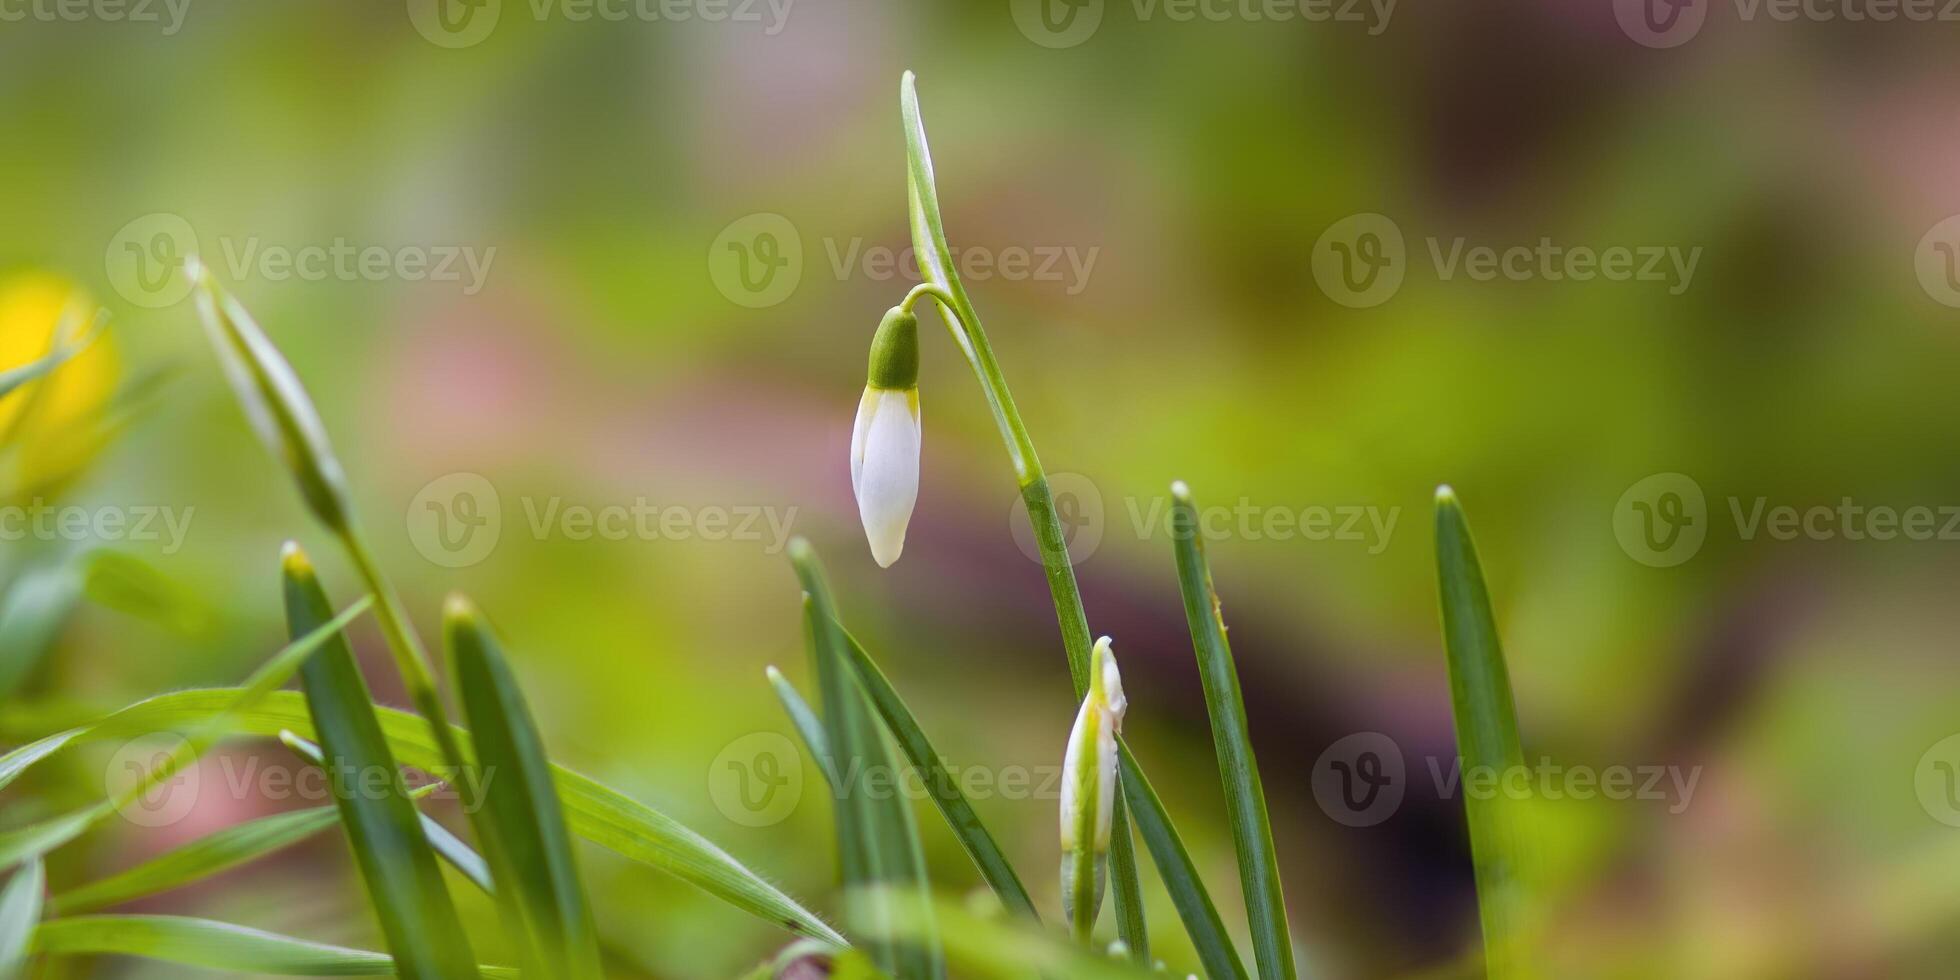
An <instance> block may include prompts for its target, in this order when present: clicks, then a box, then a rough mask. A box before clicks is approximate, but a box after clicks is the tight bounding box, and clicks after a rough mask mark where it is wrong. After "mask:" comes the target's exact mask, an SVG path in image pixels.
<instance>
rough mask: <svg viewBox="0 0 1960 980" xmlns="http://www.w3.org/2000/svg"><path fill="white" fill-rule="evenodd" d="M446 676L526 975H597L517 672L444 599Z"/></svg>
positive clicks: (478, 814)
mask: <svg viewBox="0 0 1960 980" xmlns="http://www.w3.org/2000/svg"><path fill="white" fill-rule="evenodd" d="M443 637H444V639H445V640H446V645H447V646H448V647H449V658H450V666H451V676H452V677H453V678H454V679H455V684H456V691H457V696H458V698H459V700H460V701H461V702H462V705H463V713H464V715H465V716H466V717H467V719H468V721H469V723H470V730H471V732H472V736H471V745H472V746H473V747H474V749H475V753H474V756H475V772H476V773H477V774H478V777H479V782H478V785H479V786H480V787H481V796H480V798H479V800H478V802H479V804H480V805H479V806H478V807H477V808H476V810H475V811H473V812H472V813H471V814H470V821H471V824H472V825H473V826H474V827H475V828H476V836H477V839H478V840H479V841H481V842H482V846H483V855H484V858H485V859H486V860H488V861H489V863H490V876H491V878H492V879H493V880H494V881H495V882H497V885H498V888H497V905H498V909H499V911H500V912H502V913H503V916H504V920H505V928H507V929H509V930H511V931H512V932H514V933H515V934H516V936H517V939H518V946H519V948H520V949H523V950H525V951H526V960H525V966H526V969H525V974H526V975H527V976H540V977H559V978H566V980H585V978H592V980H596V978H599V977H601V976H603V974H602V973H601V972H600V968H599V941H598V933H597V931H596V930H595V929H594V927H593V925H592V910H591V907H590V905H589V904H588V902H587V900H586V897H585V887H584V886H583V885H582V884H580V882H579V875H578V865H577V863H576V861H575V860H574V857H573V854H572V840H571V836H570V835H569V834H568V833H567V832H566V830H565V813H564V810H563V808H562V807H561V806H560V804H559V802H558V793H557V791H556V790H555V789H554V788H553V786H552V783H551V763H550V762H549V760H547V759H546V757H545V752H544V739H543V738H542V737H540V736H539V735H538V728H537V724H536V723H535V722H534V721H533V720H532V718H531V711H530V708H529V707H527V706H526V705H525V703H524V695H523V694H522V692H520V691H519V690H518V687H517V678H516V677H514V676H512V674H511V672H510V666H509V665H508V664H506V663H505V662H504V655H503V651H502V649H501V647H500V646H499V644H498V642H497V638H496V637H495V636H494V635H492V633H491V631H490V628H489V626H488V624H486V623H485V622H484V621H483V617H482V616H481V615H480V614H479V613H478V612H477V610H476V607H475V606H473V605H471V604H470V602H469V600H467V599H464V598H463V597H462V596H457V595H452V596H450V597H449V602H448V604H447V607H446V608H445V609H444V612H443Z"/></svg>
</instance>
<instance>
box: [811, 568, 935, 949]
mask: <svg viewBox="0 0 1960 980" xmlns="http://www.w3.org/2000/svg"><path fill="white" fill-rule="evenodd" d="M789 555H790V561H791V563H792V564H793V565H794V566H795V567H796V575H797V578H798V580H799V581H800V582H801V583H802V585H803V595H804V600H803V613H804V624H805V629H806V630H807V634H808V639H809V642H810V653H811V658H812V660H813V661H814V662H815V665H816V672H817V681H818V687H819V689H820V690H821V692H822V702H823V707H824V716H823V722H824V728H825V735H826V737H827V738H828V740H829V743H830V747H831V751H832V752H833V753H834V755H833V761H834V764H835V766H836V768H837V773H838V776H839V778H840V780H841V781H842V783H843V787H842V790H841V792H839V793H838V794H836V796H835V797H834V799H835V802H836V812H837V820H836V823H837V836H838V863H839V865H840V867H841V870H842V872H843V878H844V890H845V902H846V909H847V913H848V915H849V916H850V919H851V921H852V923H853V925H855V926H858V927H859V928H860V931H862V932H864V933H866V934H868V935H872V936H879V937H889V936H890V935H891V929H890V928H889V924H890V922H891V921H892V920H893V919H894V918H895V917H896V916H898V915H900V914H901V912H902V911H906V912H910V913H912V914H917V915H922V916H924V917H925V919H926V920H928V922H929V920H930V917H931V906H930V903H929V902H926V901H925V900H923V899H921V898H918V897H917V896H922V895H925V894H927V889H928V885H927V879H926V871H925V857H924V851H923V849H922V848H921V846H920V844H919V833H918V826H917V824H916V823H915V822H914V819H913V816H912V808H911V805H910V802H909V801H908V800H906V799H905V795H904V794H903V793H901V792H896V791H893V790H891V789H887V790H882V791H881V790H878V789H876V788H875V787H874V786H873V785H872V783H871V780H872V779H873V777H874V774H876V773H884V774H886V775H888V776H890V777H892V782H893V783H894V784H896V781H897V776H898V773H899V769H898V768H897V766H896V764H895V762H894V761H893V759H892V756H891V751H890V743H888V742H887V741H886V739H885V730H884V729H883V727H881V725H880V724H879V722H878V720H877V716H876V715H875V714H874V713H873V709H872V708H871V706H870V703H869V698H868V697H867V696H866V694H865V691H864V688H863V685H862V684H861V683H860V682H859V681H858V678H857V676H856V673H855V672H854V671H853V670H852V669H851V667H850V666H849V664H848V662H847V660H848V657H847V655H846V654H845V652H844V649H845V647H846V646H848V644H847V642H846V641H845V639H844V631H843V628H842V627H840V626H839V625H838V617H837V609H836V604H835V603H834V602H833V601H832V599H831V594H830V586H829V584H828V583H827V582H826V581H825V578H824V574H823V568H822V566H821V565H820V564H819V562H818V560H817V556H816V552H815V550H814V549H812V548H811V547H810V543H809V542H808V541H805V540H803V539H802V538H797V539H796V540H794V541H791V542H790V546H789ZM901 896H910V897H901ZM900 903H909V904H912V905H917V906H918V908H914V909H908V910H901V909H900V908H898V905H899V904H900ZM932 932H933V931H932V930H931V929H930V928H924V929H922V930H921V934H922V935H923V936H924V938H923V939H922V940H921V941H919V942H912V943H893V942H891V941H890V940H889V938H886V939H881V940H877V941H876V944H875V945H873V946H871V947H870V948H868V949H867V950H866V952H867V953H869V954H870V956H871V959H872V961H873V962H875V963H877V964H878V965H879V967H880V968H882V969H884V970H886V971H887V972H890V973H893V974H895V975H897V976H903V977H908V978H910V977H943V976H945V974H946V961H945V954H944V952H943V951H942V950H941V948H940V945H939V942H938V940H937V938H936V937H935V936H933V935H932Z"/></svg>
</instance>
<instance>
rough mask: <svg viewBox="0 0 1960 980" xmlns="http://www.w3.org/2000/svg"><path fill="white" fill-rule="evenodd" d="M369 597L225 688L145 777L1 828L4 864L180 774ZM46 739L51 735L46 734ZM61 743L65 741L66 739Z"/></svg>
mask: <svg viewBox="0 0 1960 980" xmlns="http://www.w3.org/2000/svg"><path fill="white" fill-rule="evenodd" d="M370 601H371V600H370V599H369V598H368V597H367V596H362V597H361V598H360V599H359V600H357V601H356V602H354V603H353V604H352V605H350V606H348V607H347V608H346V609H344V610H342V611H341V613H340V615H338V616H335V617H334V618H333V619H331V620H329V621H327V622H326V623H324V624H322V625H321V626H320V627H319V628H318V629H315V630H313V631H312V632H310V633H308V634H306V635H305V636H303V637H301V638H299V639H297V640H294V641H293V642H291V643H288V644H286V645H285V646H284V647H283V648H281V649H280V650H279V652H278V653H275V654H273V655H272V657H271V658H270V659H268V660H267V661H266V662H265V663H264V664H262V665H260V666H259V669H258V670H256V671H254V672H253V673H252V676H251V677H249V678H247V679H246V683H245V686H243V687H238V688H227V689H224V690H225V695H226V700H225V702H224V703H223V704H222V705H220V706H218V707H217V708H216V709H215V710H213V711H212V712H211V713H210V714H209V715H207V716H205V717H204V718H202V719H199V720H198V722H197V724H196V728H195V731H193V732H192V734H191V737H190V738H189V739H188V740H186V741H185V742H184V743H183V744H181V745H179V746H178V747H177V749H176V750H175V751H174V752H172V753H171V755H170V758H169V759H168V760H166V761H165V762H164V763H163V764H161V765H159V766H157V767H156V768H154V769H151V770H150V771H149V772H148V773H147V774H145V775H144V777H143V778H142V779H140V780H135V781H134V782H133V783H132V784H131V785H130V787H129V788H128V789H126V790H124V791H123V792H122V793H121V794H119V795H118V796H115V797H112V798H110V799H107V800H103V801H102V802H100V803H97V804H95V805H94V806H90V807H85V808H83V809H81V810H76V811H74V812H72V813H65V814H62V815H61V816H57V817H50V818H49V819H47V820H43V821H41V822H40V823H36V824H30V825H28V826H26V827H20V828H16V829H14V830H10V831H7V832H5V833H0V867H6V866H8V865H11V864H13V863H14V862H16V861H19V860H21V859H22V858H26V857H31V856H33V855H37V854H44V853H46V852H48V851H50V850H53V849H54V848H57V847H60V846H61V845H63V844H66V843H68V842H69V841H71V840H74V839H75V838H76V837H79V836H81V835H82V833H83V832H85V831H87V830H88V829H89V828H90V827H93V826H94V825H95V824H96V823H98V822H100V821H101V820H103V819H104V818H106V817H108V816H109V815H110V814H112V813H115V812H117V811H119V810H121V809H122V808H123V807H125V806H128V805H129V804H130V803H131V802H133V801H135V800H137V799H140V798H141V797H142V796H143V794H145V793H147V792H149V791H150V790H152V789H154V788H156V786H157V785H158V784H160V783H162V782H163V781H164V780H167V779H169V778H170V777H171V776H174V775H176V774H177V773H178V772H180V771H182V770H183V768H184V767H185V766H187V765H190V764H191V763H192V762H195V761H197V758H198V756H200V755H203V754H204V751H205V750H206V749H208V748H210V747H211V746H212V744H214V743H215V742H217V740H218V739H219V738H221V737H223V735H224V734H225V732H226V730H227V728H228V726H229V724H230V723H231V722H232V720H234V719H235V718H236V717H237V716H238V715H240V714H243V713H244V712H246V711H249V710H250V709H251V708H252V707H254V706H255V705H257V704H258V703H259V702H261V701H263V700H265V699H266V698H267V697H268V696H269V695H271V694H272V693H273V692H274V691H275V690H276V689H277V688H278V687H279V686H280V685H282V684H284V683H286V681H288V680H290V679H291V678H292V676H293V673H294V672H295V671H297V670H298V669H299V667H300V664H301V663H303V662H305V660H306V658H307V657H309V656H312V655H313V652H314V651H315V650H318V649H319V648H320V647H321V645H323V644H325V643H326V642H327V640H329V639H331V638H333V637H334V636H337V635H339V633H340V631H341V630H343V629H345V628H346V627H347V624H348V623H350V622H353V620H354V618H355V617H356V616H359V615H360V614H361V613H363V612H365V611H366V610H367V608H368V605H369V604H370ZM158 730H163V729H152V731H158ZM146 734H147V733H146ZM77 737H79V736H77ZM52 738H57V739H58V738H60V736H52ZM46 741H48V740H47V739H44V740H43V742H46ZM69 741H72V739H70V740H69ZM36 744H41V743H36ZM63 744H66V742H65V741H64V742H63ZM27 748H28V749H32V748H34V746H27ZM23 751H25V750H23ZM51 754H52V752H51V751H43V752H41V753H40V754H39V755H37V756H33V757H32V758H30V759H27V760H26V762H25V764H20V763H19V761H18V760H17V762H16V764H15V765H14V768H13V776H18V775H19V774H20V772H21V770H23V769H25V768H26V765H31V764H32V763H33V762H37V761H39V760H40V759H44V758H46V757H47V756H48V755H51ZM10 758H11V756H10ZM9 778H12V777H11V776H10V777H9Z"/></svg>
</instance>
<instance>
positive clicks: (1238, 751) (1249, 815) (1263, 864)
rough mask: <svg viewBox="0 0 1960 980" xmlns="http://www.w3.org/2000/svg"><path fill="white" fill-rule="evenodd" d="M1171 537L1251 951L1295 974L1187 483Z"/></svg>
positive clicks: (1175, 496)
mask: <svg viewBox="0 0 1960 980" xmlns="http://www.w3.org/2000/svg"><path fill="white" fill-rule="evenodd" d="M1171 501H1172V504H1171V506H1172V510H1171V540H1172V542H1173V543H1174V546H1175V549H1176V552H1177V586H1178V591H1179V592H1181V593H1183V595H1184V619H1185V622H1186V624H1187V625H1188V626H1189V627H1190V630H1191V646H1192V648H1193V649H1195V650H1196V651H1197V654H1198V677H1199V679H1200V680H1201V681H1202V682H1203V684H1204V690H1205V710H1206V713H1208V714H1209V715H1210V716H1211V741H1212V745H1213V747H1214V748H1215V749H1216V750H1217V752H1218V775H1219V777H1220V779H1221V780H1222V781H1223V782H1224V784H1225V809H1226V812H1227V814H1228V815H1229V816H1230V818H1231V822H1232V844H1233V846H1234V848H1235V849H1236V850H1237V851H1238V856H1239V886H1240V887H1241V888H1242V889H1244V891H1245V911H1246V919H1247V921H1248V924H1249V925H1250V926H1251V927H1252V952H1253V956H1254V957H1255V958H1256V959H1257V961H1258V964H1259V976H1260V977H1261V978H1262V980H1292V978H1293V977H1294V975H1295V974H1294V969H1293V940H1292V937H1291V935H1290V934H1289V933H1288V932H1287V925H1286V898H1285V896H1284V895H1283V894H1281V891H1280V881H1279V859H1278V857H1277V856H1275V854H1274V853H1273V826H1272V822H1271V821H1270V820H1269V819H1268V818H1267V815H1266V790H1265V787H1264V786H1262V785H1261V784H1260V781H1259V764H1258V762H1257V761H1256V760H1255V759H1254V758H1253V755H1252V733H1251V731H1250V730H1249V728H1248V726H1247V723H1246V717H1245V698H1244V697H1243V695H1241V693H1240V691H1239V672H1238V668H1237V667H1235V666H1233V664H1232V644H1231V643H1230V641H1228V640H1227V639H1226V637H1225V614H1224V612H1223V611H1222V609H1221V608H1220V606H1219V604H1218V591H1217V589H1216V588H1214V587H1213V586H1212V581H1211V565H1210V564H1208V563H1207V562H1206V561H1205V541H1204V535H1202V534H1200V533H1199V528H1198V507H1197V505H1196V504H1195V503H1193V502H1192V500H1191V488H1190V487H1187V486H1185V485H1184V483H1183V481H1179V482H1177V483H1173V484H1171Z"/></svg>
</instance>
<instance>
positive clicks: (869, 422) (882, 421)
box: [851, 386, 921, 568]
mask: <svg viewBox="0 0 1960 980" xmlns="http://www.w3.org/2000/svg"><path fill="white" fill-rule="evenodd" d="M920 438H921V431H920V429H919V389H917V388H911V389H906V390H897V389H891V388H873V387H870V386H866V387H865V389H864V397H863V398H862V399H860V400H859V401H858V411H857V424H856V425H854V426H853V427H852V429H851V492H853V493H855V494H856V495H857V503H858V518H859V519H860V520H862V521H863V522H864V536H865V538H866V539H868V540H869V541H870V542H871V557H872V558H874V559H876V560H877V562H878V565H879V567H881V568H890V567H891V564H892V562H895V561H897V560H898V555H899V552H901V551H903V550H904V549H905V527H906V525H907V524H909V523H911V520H912V508H913V506H914V505H915V504H917V503H918V501H919V442H920Z"/></svg>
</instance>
